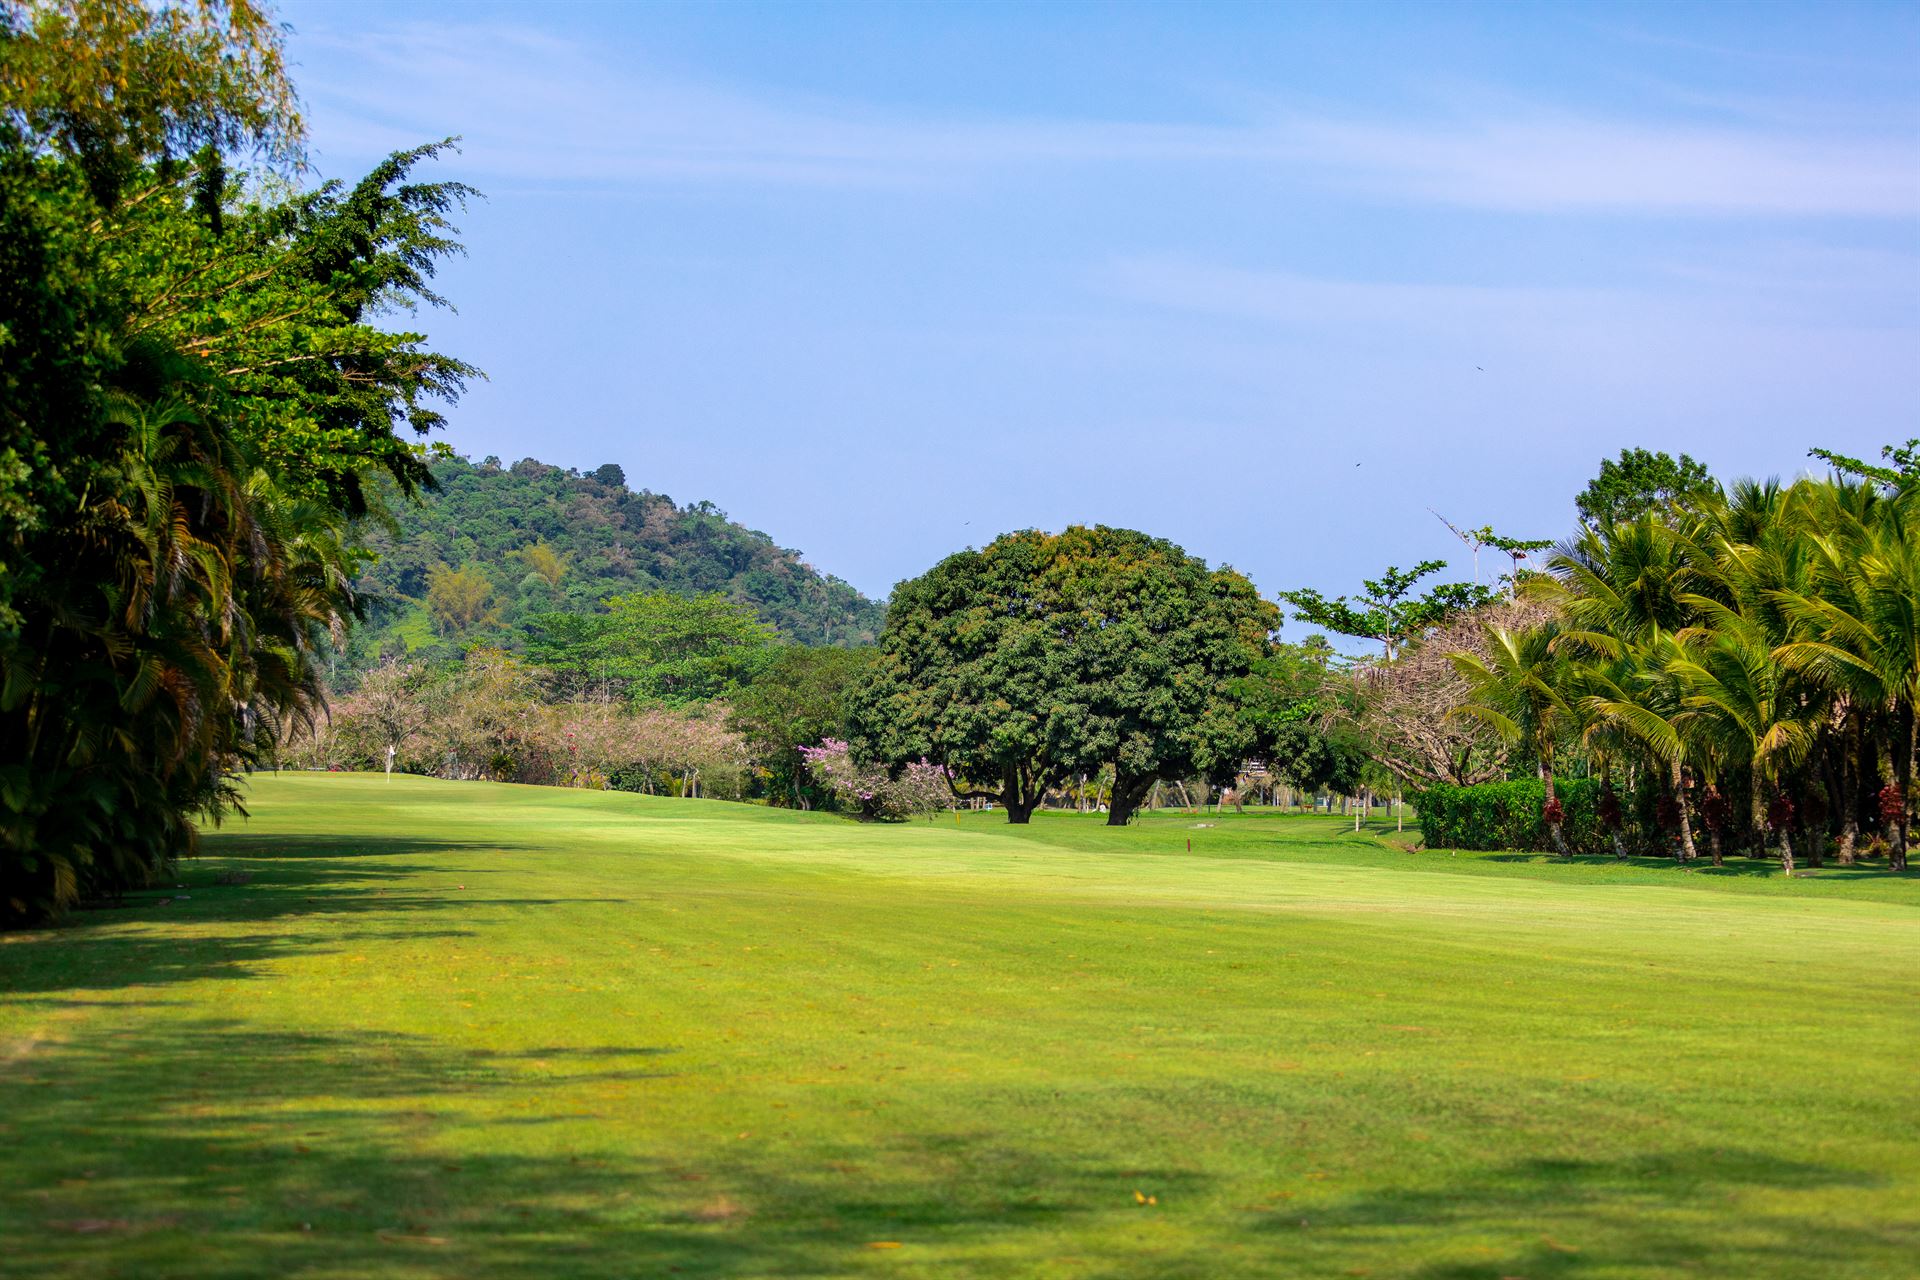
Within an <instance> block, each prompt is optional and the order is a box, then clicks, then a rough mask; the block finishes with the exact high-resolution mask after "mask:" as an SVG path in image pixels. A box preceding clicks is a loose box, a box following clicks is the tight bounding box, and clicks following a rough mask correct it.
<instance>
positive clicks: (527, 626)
mask: <svg viewBox="0 0 1920 1280" xmlns="http://www.w3.org/2000/svg"><path fill="white" fill-rule="evenodd" d="M431 465H432V478H433V481H434V490H433V492H431V493H430V494H428V495H427V496H426V497H425V498H424V499H423V500H422V501H419V502H396V503H393V504H391V511H390V512H389V513H388V516H387V518H386V519H385V520H383V521H381V522H380V523H378V524H377V525H374V526H370V527H369V528H368V529H367V537H366V541H367V547H368V550H369V551H370V552H371V553H372V557H371V558H370V559H369V560H368V561H367V562H366V563H364V564H363V565H362V566H361V567H360V570H359V574H358V577H357V578H356V581H355V586H356V589H357V590H358V591H359V592H360V594H361V596H362V598H363V599H364V600H365V602H366V608H367V618H366V621H365V623H364V624H363V625H362V626H360V627H359V628H357V629H356V630H355V633H354V635H353V636H352V638H351V640H350V642H349V644H348V645H347V646H346V648H345V649H344V650H342V652H341V655H340V657H339V659H338V660H337V661H336V664H335V669H334V671H333V683H334V684H335V685H336V686H337V687H341V688H350V687H351V686H352V683H353V680H354V678H355V675H356V673H357V672H359V671H364V670H367V669H369V668H371V667H373V666H375V665H378V664H379V663H380V662H382V661H385V660H391V659H395V658H408V659H411V660H414V661H427V662H432V661H438V660H443V659H446V658H452V657H457V656H458V655H459V654H461V653H463V652H465V651H466V650H468V649H473V648H481V649H488V648H504V649H507V650H509V651H512V652H525V653H527V654H528V656H530V657H535V660H536V661H538V658H537V655H535V654H534V653H533V652H532V650H531V646H533V645H535V644H537V643H540V642H541V641H542V640H543V638H545V637H549V636H550V635H551V634H552V633H554V632H556V631H564V630H565V629H566V627H567V626H568V625H569V624H568V623H565V622H556V621H555V619H556V618H570V617H578V618H582V619H591V618H594V617H596V616H597V615H604V614H605V613H606V612H607V611H608V607H609V606H608V602H609V601H610V600H611V599H613V598H615V597H630V596H634V595H640V594H648V593H658V592H663V591H664V592H671V593H673V594H675V595H682V596H707V595H718V596H721V597H723V598H725V599H727V600H730V601H733V602H735V603H738V604H743V605H749V606H751V607H752V609H753V611H754V613H755V615H756V616H757V617H758V618H759V619H760V620H761V621H762V622H764V623H765V624H767V625H768V626H771V627H772V628H773V629H774V630H775V631H776V632H778V633H779V635H781V636H782V637H783V638H785V639H786V640H789V641H791V642H794V643H798V644H837V645H853V644H870V643H872V642H873V640H874V638H875V637H876V636H877V635H878V634H879V630H880V625H881V621H882V619H883V617H884V615H885V609H884V608H883V606H881V605H879V604H877V603H875V602H874V601H871V600H868V599H867V598H866V597H864V596H862V595H861V594H860V593H859V592H858V591H856V590H854V588H852V587H851V586H849V585H848V584H846V583H845V582H842V581H840V580H839V579H838V578H833V577H828V576H826V575H823V574H821V573H819V572H817V571H816V570H814V569H813V568H812V567H811V566H809V565H807V564H805V563H804V562H803V561H802V560H801V559H800V557H799V554H798V553H797V552H794V551H789V550H786V549H784V548H782V547H779V546H777V545H775V544H774V542H773V540H772V539H770V538H769V537H767V535H766V534H764V533H760V532H758V531H756V530H752V529H747V528H745V527H743V526H741V525H739V524H736V523H734V522H732V521H730V520H728V519H727V517H726V515H725V513H724V512H721V511H719V510H718V509H716V508H715V507H714V506H713V505H712V504H711V503H706V502H702V503H695V504H691V505H688V506H684V507H682V506H676V505H674V502H673V500H672V499H671V498H668V497H666V496H664V495H662V494H657V493H650V492H646V491H644V490H642V491H640V492H635V491H633V490H631V489H629V488H628V487H627V483H626V473H625V472H624V471H623V470H622V469H621V468H620V467H619V466H618V465H616V464H612V463H609V464H607V465H605V466H602V467H599V468H597V469H595V470H593V471H591V472H588V473H586V474H584V475H583V474H580V473H579V472H576V471H571V470H567V469H564V468H561V467H557V466H551V465H548V464H546V463H543V462H537V461H535V460H533V459H531V458H526V459H522V460H521V461H519V462H516V463H514V464H513V465H512V466H510V467H508V466H502V465H501V463H500V461H499V459H497V458H486V459H483V460H481V461H479V462H471V461H468V460H467V459H465V458H461V457H456V456H446V457H441V458H438V459H436V460H434V461H433V463H432V464H431ZM582 625H583V626H585V627H586V628H588V630H589V631H590V629H591V627H592V626H593V625H594V624H592V623H583V624H582ZM582 634H586V632H583V633H582Z"/></svg>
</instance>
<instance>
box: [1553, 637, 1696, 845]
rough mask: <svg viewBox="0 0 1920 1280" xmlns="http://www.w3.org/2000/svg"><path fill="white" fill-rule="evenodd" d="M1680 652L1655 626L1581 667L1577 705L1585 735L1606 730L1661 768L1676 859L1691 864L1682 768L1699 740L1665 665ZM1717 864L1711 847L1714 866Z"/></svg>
mask: <svg viewBox="0 0 1920 1280" xmlns="http://www.w3.org/2000/svg"><path fill="white" fill-rule="evenodd" d="M1684 656H1685V651H1684V649H1683V648H1682V647H1681V646H1680V644H1679V643H1678V641H1677V640H1676V639H1675V638H1674V637H1673V636H1672V635H1670V634H1668V633H1666V632H1663V631H1660V630H1658V629H1655V630H1653V631H1652V632H1651V633H1650V634H1648V635H1647V637H1646V638H1645V639H1644V640H1643V641H1642V642H1640V643H1636V644H1634V645H1633V646H1632V647H1631V648H1629V649H1627V650H1626V651H1625V652H1624V653H1623V655H1622V656H1621V657H1620V658H1618V659H1616V660H1615V661H1613V662H1610V663H1605V664H1600V663H1589V664H1585V665H1583V666H1582V667H1580V668H1579V672H1578V688H1579V690H1580V693H1579V697H1578V698H1577V700H1576V706H1577V707H1578V708H1579V711H1580V713H1581V714H1582V715H1583V716H1584V717H1585V718H1586V721H1587V723H1588V724H1589V726H1590V728H1589V731H1588V732H1589V734H1590V735H1594V736H1597V735H1598V734H1599V733H1601V732H1602V731H1611V732H1612V733H1614V734H1617V735H1620V736H1622V737H1624V738H1626V739H1627V740H1629V741H1631V742H1633V743H1634V744H1636V745H1638V746H1639V747H1640V748H1641V749H1643V750H1644V751H1646V752H1647V753H1648V754H1649V755H1650V756H1651V757H1652V758H1653V759H1654V760H1655V761H1657V762H1658V763H1659V764H1661V765H1662V766H1664V769H1665V772H1666V780H1667V784H1668V786H1669V787H1671V788H1672V791H1673V799H1674V804H1675V806H1676V807H1677V809H1678V812H1679V821H1680V860H1681V861H1682V862H1691V861H1693V860H1694V859H1695V858H1696V857H1698V856H1699V852H1698V850H1697V849H1696V848H1695V846H1694V841H1693V819H1692V817H1691V816H1690V815H1689V813H1688V812H1687V796H1686V766H1687V764H1688V762H1689V761H1690V760H1691V759H1692V758H1693V757H1695V756H1696V755H1697V754H1699V752H1700V750H1701V745H1702V744H1700V743H1698V742H1696V741H1695V735H1693V734H1691V733H1690V732H1689V730H1690V728H1691V726H1690V724H1689V722H1688V713H1687V707H1686V702H1685V693H1684V690H1683V689H1682V687H1681V685H1680V683H1679V681H1678V679H1677V678H1676V677H1675V676H1674V674H1673V672H1672V670H1671V666H1670V664H1671V663H1672V662H1674V661H1675V660H1676V659H1679V658H1682V657H1684ZM1719 863H1720V859H1719V857H1718V850H1717V849H1716V855H1715V857H1714V865H1715V866H1718V865H1719Z"/></svg>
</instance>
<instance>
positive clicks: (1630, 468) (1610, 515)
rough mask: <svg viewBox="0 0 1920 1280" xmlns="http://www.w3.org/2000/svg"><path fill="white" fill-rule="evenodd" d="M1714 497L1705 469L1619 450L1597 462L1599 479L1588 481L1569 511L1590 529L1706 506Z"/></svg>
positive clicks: (1682, 459) (1664, 457)
mask: <svg viewBox="0 0 1920 1280" xmlns="http://www.w3.org/2000/svg"><path fill="white" fill-rule="evenodd" d="M1718 492H1719V486H1718V485H1717V484H1716V483H1715V482H1714V479H1713V475H1712V473H1710V472H1709V471H1708V470H1707V468H1706V465H1705V464H1704V463H1701V462H1696V461H1695V460H1694V459H1692V458H1690V457H1688V456H1687V455H1686V454H1684V453H1683V454H1681V455H1680V456H1679V457H1678V458H1675V457H1673V456H1672V455H1671V454H1668V453H1654V452H1649V451H1648V450H1646V449H1622V450H1621V451H1620V456H1619V457H1618V458H1605V459H1602V460H1601V462H1600V474H1598V475H1596V476H1595V477H1594V478H1593V479H1592V480H1590V481H1588V483H1587V487H1586V488H1585V489H1584V490H1582V491H1581V493H1580V496H1579V497H1577V498H1575V499H1574V505H1575V506H1576V507H1578V508H1579V509H1580V518H1581V519H1582V520H1583V521H1585V522H1586V523H1588V524H1590V525H1607V524H1619V523H1621V522H1623V521H1628V520H1632V519H1634V518H1636V517H1638V516H1642V515H1645V514H1646V513H1647V512H1649V511H1653V510H1656V509H1671V508H1674V507H1684V506H1686V505H1687V504H1689V503H1692V502H1697V501H1701V500H1708V499H1711V498H1712V497H1713V496H1714V495H1715V494H1717V493H1718Z"/></svg>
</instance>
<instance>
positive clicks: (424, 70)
mask: <svg viewBox="0 0 1920 1280" xmlns="http://www.w3.org/2000/svg"><path fill="white" fill-rule="evenodd" d="M302 39H304V40H308V41H311V42H313V43H315V44H325V45H329V46H331V47H332V50H333V51H334V52H336V53H340V54H345V55H348V56H347V58H346V59H344V61H348V62H350V63H351V64H352V65H354V66H355V67H356V68H358V74H356V75H353V76H352V77H351V78H349V79H335V80H333V81H330V82H326V83H320V84H314V83H313V82H312V81H309V82H308V83H309V89H310V92H312V93H313V95H314V100H315V105H316V107H317V108H318V109H319V110H320V111H321V112H322V113H324V114H325V116H326V118H327V124H328V135H329V137H330V138H331V139H332V140H333V141H334V143H335V145H340V146H345V147H349V148H357V149H364V150H368V151H373V150H382V149H388V148H391V147H395V146H400V145H406V144H409V143H412V142H415V141H417V140H419V138H420V137H421V136H422V134H423V133H430V132H436V131H447V132H459V133H461V134H463V135H464V136H465V138H466V143H467V149H466V156H465V164H466V165H467V166H469V167H470V168H473V169H477V170H479V171H482V172H485V173H488V174H492V175H495V176H497V177H502V178H508V179H512V180H519V181H532V182H543V183H579V182H597V183H607V184H703V183H704V184H722V183H728V184H777V185H817V186H834V187H854V188H885V187H907V188H911V187H924V186H940V185H947V184H952V183H957V182H977V181H984V180H992V179H998V178H1013V177H1025V178H1028V179H1032V178H1035V177H1042V178H1043V177H1045V176H1046V175H1049V174H1052V173H1058V172H1061V171H1063V170H1069V169H1074V168H1090V167H1095V166H1121V165H1127V166H1135V167H1137V168H1140V169H1141V170H1143V171H1144V172H1146V173H1148V174H1152V173H1154V172H1156V171H1159V170H1167V171H1172V170H1173V169H1174V168H1175V167H1178V166H1237V167H1239V168H1241V169H1243V170H1245V171H1247V172H1248V173H1250V174H1257V175H1260V176H1262V177H1281V178H1285V179H1287V180H1289V181H1297V182H1301V183H1305V184H1313V185H1317V186H1320V187H1323V188H1329V189H1335V190H1340V191H1345V192H1348V193H1350V194H1353V195H1357V196H1360V197H1363V198H1366V199H1370V200H1377V201H1384V202H1414V203H1429V204H1448V205H1459V206H1468V207H1478V208H1491V209H1502V210H1513V211H1529V212H1540V213H1549V212H1570V211H1588V212H1599V213H1613V214H1680V215H1723V216H1746V215H1775V216H1835V215H1838V216H1850V217H1865V218H1889V217H1891V218H1900V217H1912V216H1914V215H1915V214H1916V213H1920V150H1917V149H1916V146H1915V143H1914V140H1913V138H1912V137H1910V136H1907V135H1906V134H1904V133H1897V132H1889V131H1885V130H1884V129H1881V128H1879V127H1877V126H1867V127H1861V128H1844V127H1841V126H1839V125H1838V124H1837V123H1836V122H1831V121H1828V122H1822V124H1821V126H1820V127H1819V128H1817V129H1812V130H1796V129H1794V128H1791V127H1787V126H1776V125H1771V124H1759V123H1749V124H1720V125H1711V126H1709V125H1700V124H1687V123H1684V122H1677V121H1674V120H1653V119H1633V120H1629V119H1618V118H1600V117H1596V116H1592V115H1582V114H1574V113H1569V112H1564V111H1555V110H1554V109H1552V108H1551V107H1549V106H1545V105H1541V104H1528V105H1524V106H1522V105H1510V106H1507V107H1505V108H1500V109H1489V108H1487V107H1485V106H1482V107H1480V108H1479V109H1477V110H1465V111H1461V112H1459V113H1457V114H1454V115H1451V116H1449V117H1447V118H1444V119H1440V118H1433V117H1422V118H1421V119H1418V120H1382V119H1373V118H1367V117H1366V116H1364V115H1363V114H1360V113H1342V112H1339V111H1328V110H1319V111H1299V110H1287V109H1283V108H1275V109H1272V110H1268V111H1264V112H1262V111H1257V110H1256V111H1250V112H1248V113H1247V114H1245V115H1243V116H1241V117H1240V118H1236V119H1229V120H1212V121H1206V122H1201V123H1191V122H1155V121H1141V120H1081V119H1034V118H977V117H976V118H946V117H935V116H926V115H917V116H916V115H907V114H903V113H901V112H898V111H895V110H890V109H882V108H880V107H877V106H874V105H871V104H863V103H857V102H844V101H835V100H818V99H780V98H776V97H774V96H770V95H766V94H756V93H752V92H747V91H744V90H741V89H736V88H733V87H729V86H725V85H720V84H714V83H706V82H701V81H698V80H693V79H688V78H686V77H684V76H679V75H675V74H671V73H667V72H663V71H661V70H660V69H658V68H647V67H630V66H625V65H622V64H620V63H619V62H618V61H617V60H615V59H614V58H612V57H611V56H609V55H606V54H603V53H602V52H600V51H598V50H594V49H591V48H588V47H585V46H582V45H580V44H577V43H573V42H569V41H565V40H561V39H557V38H555V37H552V36H549V35H546V34H543V33H539V32H534V31H529V30H525V29H521V28H516V27H508V26H499V25H480V24H474V25H464V26H462V25H452V26H436V27H434V28H432V29H427V28H418V27H403V28H398V29H394V30H390V31H384V32H378V33H359V34H356V35H354V36H352V37H341V36H333V35H330V34H329V33H326V32H316V33H311V34H309V35H306V36H303V37H302Z"/></svg>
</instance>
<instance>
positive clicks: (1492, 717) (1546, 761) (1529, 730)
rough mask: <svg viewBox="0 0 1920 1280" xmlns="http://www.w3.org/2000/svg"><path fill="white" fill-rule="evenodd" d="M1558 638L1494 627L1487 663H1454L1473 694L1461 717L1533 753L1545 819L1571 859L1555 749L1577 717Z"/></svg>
mask: <svg viewBox="0 0 1920 1280" xmlns="http://www.w3.org/2000/svg"><path fill="white" fill-rule="evenodd" d="M1558 636H1559V628H1558V626H1557V625H1556V624H1553V623H1548V624H1547V625H1545V626H1542V627H1535V628H1530V629H1528V630H1524V631H1518V632H1515V631H1509V630H1507V629H1506V628H1505V627H1500V626H1490V627H1488V628H1487V639H1488V641H1489V645H1488V648H1489V653H1488V655H1487V657H1486V658H1484V659H1482V658H1479V657H1476V656H1475V655H1473V654H1470V653H1455V654H1449V655H1448V658H1449V660H1450V661H1451V662H1452V663H1453V665H1454V667H1455V669H1456V670H1458V671H1459V672H1460V674H1461V676H1462V677H1464V678H1465V679H1466V681H1467V684H1468V686H1469V687H1470V689H1471V690H1472V692H1471V694H1470V695H1469V698H1468V700H1467V701H1466V702H1465V703H1463V704H1462V705H1461V706H1459V707H1458V708H1456V709H1455V714H1457V715H1461V716H1465V717H1468V718H1470V719H1473V720H1476V721H1478V722H1479V723H1481V724H1483V725H1485V726H1486V727H1487V728H1489V729H1491V730H1493V731H1494V732H1495V733H1497V734H1499V735H1500V737H1501V738H1503V739H1504V740H1506V741H1507V742H1509V743H1515V744H1519V745H1522V746H1524V747H1526V748H1527V749H1528V750H1529V751H1531V752H1532V754H1533V757H1534V760H1535V761H1536V762H1537V764H1538V766H1539V770H1540V780H1541V782H1542V783H1543V784H1545V787H1546V807H1545V809H1544V811H1543V816H1544V817H1545V818H1546V822H1547V830H1548V832H1549V833H1550V834H1551V835H1552V837H1553V847H1554V849H1555V850H1557V851H1558V852H1559V854H1560V856H1561V857H1563V858H1571V857H1572V856H1573V850H1571V849H1570V848H1568V847H1567V836H1566V832H1565V831H1564V830H1563V823H1564V818H1563V817H1562V816H1561V810H1560V801H1559V797H1558V796H1557V795H1556V794H1555V792H1554V785H1553V751H1554V743H1555V742H1556V741H1557V740H1558V738H1559V736H1560V732H1561V730H1562V728H1563V727H1565V726H1566V725H1567V724H1568V723H1569V722H1570V721H1571V720H1572V718H1573V714H1574V713H1573V708H1572V707H1571V706H1570V705H1569V704H1568V702H1567V698H1566V695H1565V692H1564V690H1565V687H1566V674H1567V673H1566V664H1565V663H1564V662H1563V661H1562V660H1561V659H1560V658H1559V657H1558V656H1556V655H1555V653H1554V642H1555V640H1556V639H1557V638H1558Z"/></svg>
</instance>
